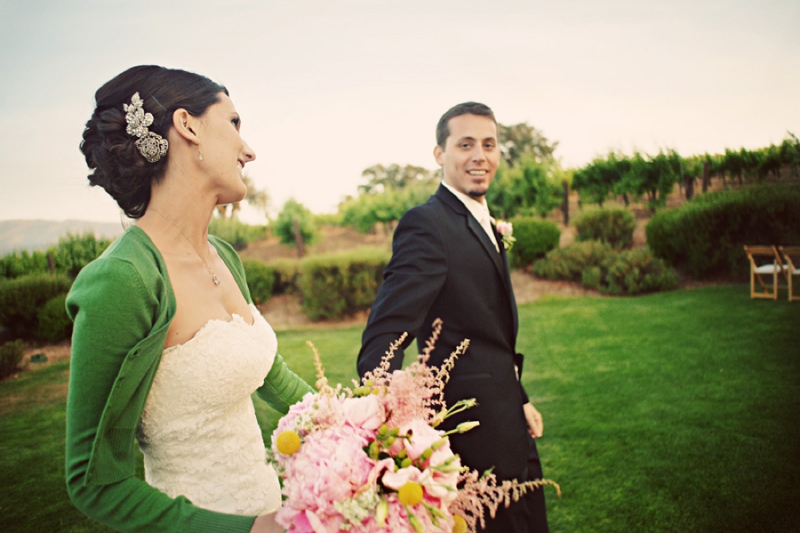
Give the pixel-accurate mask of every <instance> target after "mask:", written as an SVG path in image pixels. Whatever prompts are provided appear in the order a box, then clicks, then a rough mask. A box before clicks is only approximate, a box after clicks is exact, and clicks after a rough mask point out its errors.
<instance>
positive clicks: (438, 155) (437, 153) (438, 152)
mask: <svg viewBox="0 0 800 533" xmlns="http://www.w3.org/2000/svg"><path fill="white" fill-rule="evenodd" d="M433 158H434V159H436V164H438V165H439V166H440V167H441V166H443V165H444V150H442V147H441V146H439V145H438V144H437V145H436V147H435V148H434V149H433Z"/></svg>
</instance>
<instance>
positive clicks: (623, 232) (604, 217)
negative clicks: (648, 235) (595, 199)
mask: <svg viewBox="0 0 800 533" xmlns="http://www.w3.org/2000/svg"><path fill="white" fill-rule="evenodd" d="M575 229H576V230H577V234H576V235H575V240H576V241H600V242H604V243H606V244H608V245H610V246H611V247H612V248H615V249H617V250H622V249H624V248H630V247H631V245H632V244H633V230H634V229H636V218H635V217H634V216H633V214H632V213H631V212H630V211H628V210H626V209H594V210H592V211H586V212H585V213H583V214H582V215H581V216H580V217H579V218H578V219H577V220H575Z"/></svg>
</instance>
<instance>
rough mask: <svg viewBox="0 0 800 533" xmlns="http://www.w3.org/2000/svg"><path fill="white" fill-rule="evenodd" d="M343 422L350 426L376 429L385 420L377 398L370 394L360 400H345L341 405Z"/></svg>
mask: <svg viewBox="0 0 800 533" xmlns="http://www.w3.org/2000/svg"><path fill="white" fill-rule="evenodd" d="M342 409H343V411H344V418H345V421H346V422H347V423H348V424H350V425H351V426H354V427H358V428H364V429H378V428H379V427H381V424H383V422H384V421H385V420H386V413H385V412H384V410H383V406H382V405H381V403H380V402H379V401H378V398H377V397H375V396H373V395H372V394H370V395H369V396H364V397H361V398H347V399H346V400H345V401H344V402H343V403H342Z"/></svg>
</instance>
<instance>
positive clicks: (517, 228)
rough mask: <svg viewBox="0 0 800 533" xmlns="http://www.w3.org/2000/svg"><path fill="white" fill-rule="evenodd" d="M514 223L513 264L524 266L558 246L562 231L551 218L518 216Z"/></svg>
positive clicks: (517, 266)
mask: <svg viewBox="0 0 800 533" xmlns="http://www.w3.org/2000/svg"><path fill="white" fill-rule="evenodd" d="M512 222H513V224H514V238H515V239H516V242H514V246H513V248H511V265H512V266H513V267H515V268H522V267H526V266H529V265H531V264H532V263H533V262H534V261H535V260H536V259H540V258H542V257H544V256H545V254H546V253H547V252H549V251H550V250H552V249H554V248H556V247H557V246H558V241H559V239H560V238H561V231H560V230H559V229H558V226H556V225H555V224H554V223H552V222H550V221H549V220H542V219H539V218H533V217H527V218H517V219H514V220H513V221H512Z"/></svg>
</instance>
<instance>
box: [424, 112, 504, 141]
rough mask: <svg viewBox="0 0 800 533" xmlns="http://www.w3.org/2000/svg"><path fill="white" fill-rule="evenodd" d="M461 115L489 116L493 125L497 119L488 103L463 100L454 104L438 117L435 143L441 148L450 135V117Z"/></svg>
mask: <svg viewBox="0 0 800 533" xmlns="http://www.w3.org/2000/svg"><path fill="white" fill-rule="evenodd" d="M461 115H478V116H481V117H489V118H490V119H492V121H493V122H494V123H495V125H497V119H496V118H494V113H493V112H492V110H491V109H490V108H489V106H488V105H485V104H480V103H478V102H464V103H463V104H458V105H455V106H453V107H451V108H450V109H448V110H447V112H446V113H445V114H444V115H442V118H440V119H439V123H438V124H437V125H436V144H438V145H439V147H440V148H441V149H442V150H444V146H445V144H446V143H447V138H448V137H449V136H450V126H449V125H448V124H449V122H450V119H451V118H453V117H458V116H461Z"/></svg>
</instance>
